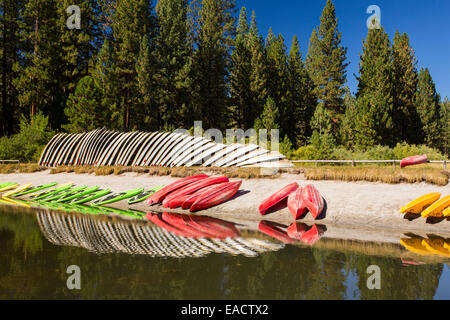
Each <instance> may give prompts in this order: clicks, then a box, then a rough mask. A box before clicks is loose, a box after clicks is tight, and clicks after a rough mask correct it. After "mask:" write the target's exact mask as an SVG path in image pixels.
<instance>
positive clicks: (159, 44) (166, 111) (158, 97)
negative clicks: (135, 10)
mask: <svg viewBox="0 0 450 320" xmlns="http://www.w3.org/2000/svg"><path fill="white" fill-rule="evenodd" d="M156 12H157V18H158V30H159V34H158V36H157V37H156V40H155V46H156V48H155V51H154V57H153V60H154V64H155V69H156V72H155V74H154V76H153V77H152V81H153V83H154V92H155V95H154V101H153V102H154V104H156V105H157V106H159V114H160V116H159V121H158V122H159V126H160V128H166V129H172V130H173V129H176V128H178V127H182V126H183V125H184V124H185V120H186V118H185V117H186V116H188V115H189V113H190V112H191V111H190V110H189V108H190V106H191V101H190V99H189V98H190V92H189V91H190V90H189V85H190V81H191V80H190V76H191V74H190V73H191V64H192V61H191V55H192V45H191V43H190V42H189V39H188V32H189V29H188V28H189V24H188V20H187V13H188V4H187V1H186V0H159V1H158V3H157V5H156ZM152 109H154V108H152Z"/></svg>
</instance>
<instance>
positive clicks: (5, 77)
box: [0, 0, 23, 135]
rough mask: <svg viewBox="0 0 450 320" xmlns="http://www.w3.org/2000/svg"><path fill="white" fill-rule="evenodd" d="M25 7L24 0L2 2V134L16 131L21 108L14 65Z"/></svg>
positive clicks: (0, 100)
mask: <svg viewBox="0 0 450 320" xmlns="http://www.w3.org/2000/svg"><path fill="white" fill-rule="evenodd" d="M22 8H23V2H22V1H16V0H3V1H2V2H1V3H0V18H1V19H0V23H1V28H0V39H1V46H0V70H1V77H0V84H1V86H0V88H1V92H0V135H10V134H13V133H14V131H15V126H14V124H15V123H16V122H17V119H18V115H19V110H17V109H18V108H17V105H18V101H17V97H16V91H15V88H14V85H13V79H14V77H15V76H16V73H15V72H14V71H13V66H14V64H15V63H16V62H17V60H18V50H19V48H20V42H19V38H18V36H17V35H18V32H19V27H20V22H19V19H20V15H19V12H20V10H21V9H22Z"/></svg>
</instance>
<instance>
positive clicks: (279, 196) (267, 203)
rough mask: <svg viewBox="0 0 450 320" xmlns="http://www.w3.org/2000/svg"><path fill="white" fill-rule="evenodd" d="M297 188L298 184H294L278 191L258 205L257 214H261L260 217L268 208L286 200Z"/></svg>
mask: <svg viewBox="0 0 450 320" xmlns="http://www.w3.org/2000/svg"><path fill="white" fill-rule="evenodd" d="M298 187H299V186H298V183H297V182H294V183H291V184H290V185H287V186H286V187H284V188H283V189H281V190H278V191H277V192H275V193H274V194H273V195H271V196H270V197H269V198H267V199H266V200H264V201H263V202H262V203H261V204H260V205H259V213H261V215H265V214H266V213H267V211H268V210H269V209H270V208H272V207H274V206H275V205H277V204H278V203H280V202H281V201H283V200H286V198H287V197H289V195H290V194H291V193H292V192H294V191H295V190H297V189H298Z"/></svg>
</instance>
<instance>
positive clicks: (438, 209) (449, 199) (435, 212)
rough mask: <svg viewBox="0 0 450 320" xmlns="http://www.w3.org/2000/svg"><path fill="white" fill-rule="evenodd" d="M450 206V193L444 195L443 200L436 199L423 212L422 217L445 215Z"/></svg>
mask: <svg viewBox="0 0 450 320" xmlns="http://www.w3.org/2000/svg"><path fill="white" fill-rule="evenodd" d="M449 206H450V195H448V196H445V197H443V198H442V199H441V200H439V201H436V202H435V203H433V204H432V205H431V206H429V207H428V208H427V209H425V210H424V211H423V212H422V217H424V218H428V217H437V218H441V217H443V211H444V210H445V209H447V208H448V207H449Z"/></svg>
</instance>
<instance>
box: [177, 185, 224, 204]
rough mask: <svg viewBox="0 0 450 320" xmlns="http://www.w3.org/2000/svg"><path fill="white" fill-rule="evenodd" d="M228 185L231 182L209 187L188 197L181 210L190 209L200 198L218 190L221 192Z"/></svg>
mask: <svg viewBox="0 0 450 320" xmlns="http://www.w3.org/2000/svg"><path fill="white" fill-rule="evenodd" d="M228 184H229V182H224V183H219V184H215V185H212V186H209V187H207V188H203V189H201V190H198V191H197V192H195V193H193V194H189V195H186V196H185V199H184V202H183V204H182V205H181V208H182V209H189V208H190V207H191V206H192V205H193V204H194V202H195V201H197V200H198V199H199V198H200V197H202V196H204V195H205V194H209V193H213V192H215V191H216V190H221V189H223V188H224V187H225V186H227V185H228Z"/></svg>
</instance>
